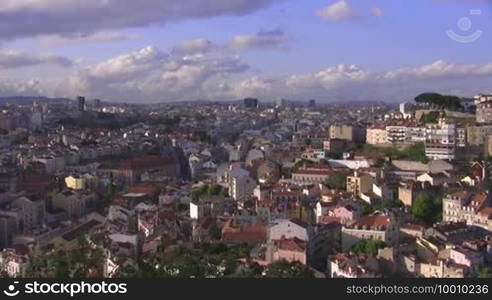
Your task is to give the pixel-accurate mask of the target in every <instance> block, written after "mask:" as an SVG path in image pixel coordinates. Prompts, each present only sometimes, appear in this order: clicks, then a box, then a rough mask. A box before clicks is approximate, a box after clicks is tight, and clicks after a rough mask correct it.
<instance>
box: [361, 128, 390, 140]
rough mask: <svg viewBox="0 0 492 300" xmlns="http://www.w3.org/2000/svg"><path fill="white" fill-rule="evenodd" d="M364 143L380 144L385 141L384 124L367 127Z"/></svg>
mask: <svg viewBox="0 0 492 300" xmlns="http://www.w3.org/2000/svg"><path fill="white" fill-rule="evenodd" d="M366 143H367V144H369V145H381V144H386V143H387V134H386V128H385V127H384V126H378V127H376V126H374V127H369V128H367V132H366Z"/></svg>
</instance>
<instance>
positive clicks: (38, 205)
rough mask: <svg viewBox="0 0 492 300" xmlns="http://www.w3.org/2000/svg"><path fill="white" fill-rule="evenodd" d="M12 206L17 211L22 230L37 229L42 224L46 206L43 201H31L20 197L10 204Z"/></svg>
mask: <svg viewBox="0 0 492 300" xmlns="http://www.w3.org/2000/svg"><path fill="white" fill-rule="evenodd" d="M12 206H13V207H14V208H16V209H17V210H18V211H19V214H20V221H21V227H22V229H24V230H30V229H34V228H39V227H41V226H42V225H43V224H44V218H45V211H46V204H45V202H44V201H43V200H38V201H32V200H29V199H28V198H26V197H20V198H17V199H16V200H14V201H13V202H12Z"/></svg>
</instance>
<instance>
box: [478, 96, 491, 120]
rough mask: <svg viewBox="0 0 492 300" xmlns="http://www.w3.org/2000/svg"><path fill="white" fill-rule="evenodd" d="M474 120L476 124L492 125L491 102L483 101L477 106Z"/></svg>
mask: <svg viewBox="0 0 492 300" xmlns="http://www.w3.org/2000/svg"><path fill="white" fill-rule="evenodd" d="M476 118H477V123H482V124H489V123H492V101H485V102H480V103H478V104H477V112H476Z"/></svg>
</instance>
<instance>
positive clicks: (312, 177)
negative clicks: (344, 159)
mask: <svg viewBox="0 0 492 300" xmlns="http://www.w3.org/2000/svg"><path fill="white" fill-rule="evenodd" d="M331 172H332V170H331V168H327V167H309V168H300V169H299V170H297V171H295V172H293V173H292V182H294V183H297V184H312V183H323V182H326V180H328V178H329V177H330V174H331Z"/></svg>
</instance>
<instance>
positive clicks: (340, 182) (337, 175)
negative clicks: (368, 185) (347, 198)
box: [326, 171, 349, 190]
mask: <svg viewBox="0 0 492 300" xmlns="http://www.w3.org/2000/svg"><path fill="white" fill-rule="evenodd" d="M348 175H349V172H346V171H339V172H334V173H332V174H330V176H329V177H328V179H327V180H326V185H327V186H328V187H329V188H332V189H336V190H344V189H345V188H346V185H347V176H348Z"/></svg>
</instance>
